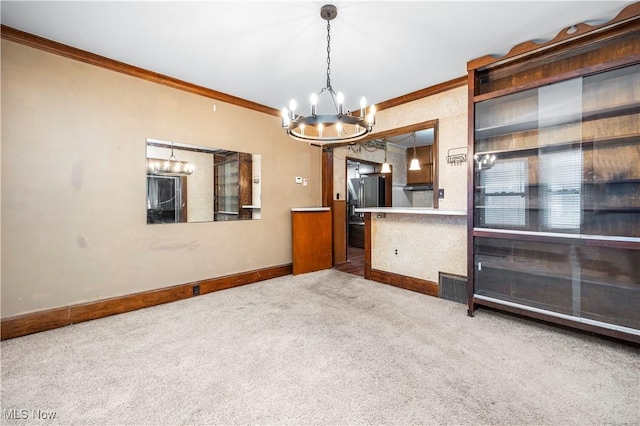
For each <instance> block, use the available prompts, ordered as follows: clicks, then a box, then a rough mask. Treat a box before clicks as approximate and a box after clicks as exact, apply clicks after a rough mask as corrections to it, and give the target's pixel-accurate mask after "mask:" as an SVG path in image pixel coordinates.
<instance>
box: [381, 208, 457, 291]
mask: <svg viewBox="0 0 640 426" xmlns="http://www.w3.org/2000/svg"><path fill="white" fill-rule="evenodd" d="M372 217H373V220H372V223H371V230H372V235H371V237H372V241H373V244H372V245H373V248H372V250H371V265H372V267H373V268H374V269H379V270H381V271H387V272H393V273H396V274H400V275H407V276H410V277H415V278H422V279H424V280H429V281H433V282H436V283H437V282H438V272H447V273H451V274H456V275H463V276H466V275H467V222H466V220H467V218H466V216H436V215H407V214H387V215H386V217H385V218H376V215H375V214H372ZM395 250H398V254H397V255H396V254H395Z"/></svg>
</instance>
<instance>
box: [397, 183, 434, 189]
mask: <svg viewBox="0 0 640 426" xmlns="http://www.w3.org/2000/svg"><path fill="white" fill-rule="evenodd" d="M402 189H403V190H405V191H433V184H431V183H414V184H411V185H405V186H403V187H402Z"/></svg>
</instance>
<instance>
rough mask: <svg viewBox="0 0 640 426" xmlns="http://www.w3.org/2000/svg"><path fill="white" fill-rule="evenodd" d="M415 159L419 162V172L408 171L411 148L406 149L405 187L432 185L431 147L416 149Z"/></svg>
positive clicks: (411, 156) (411, 153) (411, 155)
mask: <svg viewBox="0 0 640 426" xmlns="http://www.w3.org/2000/svg"><path fill="white" fill-rule="evenodd" d="M416 157H417V158H418V161H419V162H420V170H409V169H408V167H409V164H410V163H411V160H412V159H413V148H409V149H407V185H433V170H434V168H433V146H432V145H425V146H419V147H416Z"/></svg>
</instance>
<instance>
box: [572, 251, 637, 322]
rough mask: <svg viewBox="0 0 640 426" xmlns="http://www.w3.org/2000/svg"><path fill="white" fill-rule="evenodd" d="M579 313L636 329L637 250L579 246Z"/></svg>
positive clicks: (584, 316)
mask: <svg viewBox="0 0 640 426" xmlns="http://www.w3.org/2000/svg"><path fill="white" fill-rule="evenodd" d="M578 260H579V264H580V266H581V271H580V276H581V282H582V285H581V287H580V298H579V300H580V303H581V307H580V308H581V309H580V311H581V316H582V317H583V318H589V319H593V320H596V321H601V322H607V323H612V324H619V325H622V326H625V327H630V328H635V329H640V250H624V249H613V248H608V247H589V246H584V247H579V248H578Z"/></svg>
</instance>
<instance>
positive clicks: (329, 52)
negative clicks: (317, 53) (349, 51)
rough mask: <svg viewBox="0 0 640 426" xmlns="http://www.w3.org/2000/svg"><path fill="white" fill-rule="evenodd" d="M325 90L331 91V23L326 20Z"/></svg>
mask: <svg viewBox="0 0 640 426" xmlns="http://www.w3.org/2000/svg"><path fill="white" fill-rule="evenodd" d="M327 89H331V21H329V20H327Z"/></svg>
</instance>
